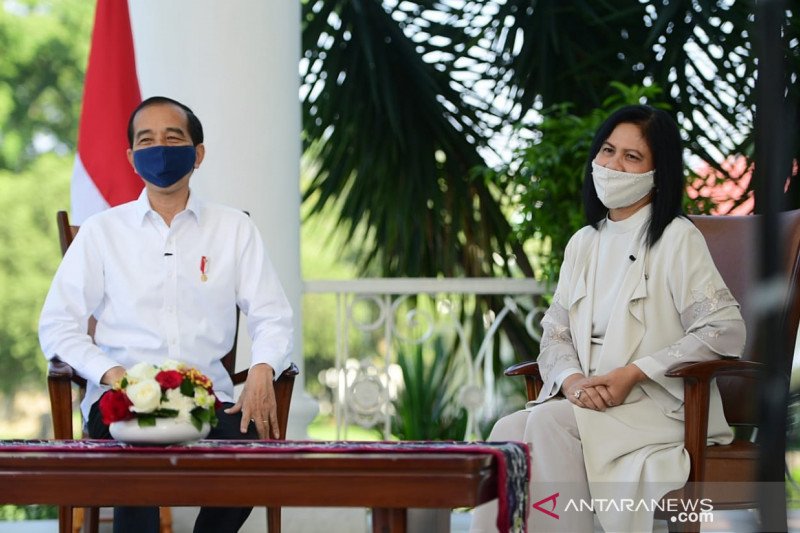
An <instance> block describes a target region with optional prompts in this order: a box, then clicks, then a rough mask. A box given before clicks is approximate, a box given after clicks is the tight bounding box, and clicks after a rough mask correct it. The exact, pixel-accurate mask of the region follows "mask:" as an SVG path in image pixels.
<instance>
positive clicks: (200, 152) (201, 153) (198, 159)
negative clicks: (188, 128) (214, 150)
mask: <svg viewBox="0 0 800 533" xmlns="http://www.w3.org/2000/svg"><path fill="white" fill-rule="evenodd" d="M194 149H195V152H196V154H197V155H196V156H195V158H194V168H200V164H201V163H202V162H203V158H204V157H205V156H206V147H205V146H204V145H203V143H200V144H198V145H197V146H195V147H194Z"/></svg>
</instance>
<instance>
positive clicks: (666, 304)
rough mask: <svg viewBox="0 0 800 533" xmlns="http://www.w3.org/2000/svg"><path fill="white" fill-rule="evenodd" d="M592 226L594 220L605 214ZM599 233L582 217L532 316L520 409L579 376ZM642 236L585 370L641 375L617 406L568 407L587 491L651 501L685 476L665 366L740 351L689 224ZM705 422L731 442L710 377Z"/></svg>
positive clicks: (607, 523) (621, 526) (730, 301)
mask: <svg viewBox="0 0 800 533" xmlns="http://www.w3.org/2000/svg"><path fill="white" fill-rule="evenodd" d="M600 224H601V228H602V224H604V222H601V223H600ZM598 235H599V230H598V229H595V228H593V227H591V226H587V227H585V228H583V229H581V230H580V231H578V232H577V233H576V234H575V235H574V236H573V237H572V239H571V240H570V242H569V244H568V245H567V248H566V251H565V257H564V263H563V265H562V267H561V273H560V277H559V281H558V286H557V288H556V292H555V295H554V297H553V303H552V305H551V306H550V308H549V309H548V311H547V313H546V314H545V317H544V319H543V321H542V326H543V335H542V341H541V351H540V355H539V359H538V360H539V365H540V370H541V373H542V378H543V379H544V382H545V385H544V387H543V389H542V393H541V394H540V396H539V398H537V400H536V401H535V402H531V404H529V407H528V408H533V409H535V404H537V403H541V402H543V401H546V400H547V399H549V398H551V397H553V396H554V395H556V394H557V393H559V388H560V385H561V383H560V382H561V380H563V377H564V376H565V375H567V374H569V373H570V371H571V370H572V371H577V372H581V373H583V374H585V375H586V374H587V373H588V368H589V357H590V350H591V332H592V300H593V297H594V295H595V294H596V293H598V292H599V291H602V290H603V280H596V279H595V272H594V271H595V268H596V264H595V261H596V258H597V255H598V254H597V246H598V241H599V239H598ZM644 241H645V239H644V238H643V237H640V238H639V239H638V240H635V244H634V245H633V246H632V248H631V250H630V254H629V255H630V256H631V258H632V261H631V265H630V267H629V269H628V272H627V273H626V275H625V278H624V280H623V283H622V287H621V289H620V293H619V295H618V297H617V299H616V303H615V304H614V307H613V310H612V313H611V319H610V321H609V323H608V328H607V330H606V336H605V339H604V343H603V346H602V349H601V352H600V355H599V359H598V360H597V361H596V365H597V366H596V372H595V373H596V374H605V373H607V372H609V371H611V370H613V369H615V368H619V367H622V366H625V365H627V364H629V363H634V364H636V365H637V366H639V368H640V369H641V370H642V371H643V372H644V373H645V374H647V376H648V377H649V378H650V379H649V380H647V381H646V382H644V383H642V384H640V385H637V386H636V387H634V389H633V391H632V392H631V394H630V395H629V396H628V398H627V399H626V401H625V402H624V403H623V404H622V405H620V406H617V407H612V408H609V409H607V410H606V411H604V412H598V411H592V410H588V409H583V408H579V407H577V406H576V407H575V408H574V409H575V415H576V419H577V422H578V428H579V431H580V435H581V441H582V444H583V453H584V459H585V462H586V472H587V477H588V481H589V483H590V488H591V492H592V497H593V498H598V497H604V496H605V497H615V498H618V497H625V496H628V497H634V498H636V497H639V498H644V497H649V498H660V497H661V496H663V495H664V494H665V493H666V492H668V491H669V490H671V489H673V488H678V487H680V486H682V485H683V483H684V482H685V481H686V479H687V478H688V474H689V458H688V454H687V453H686V451H685V450H684V448H683V418H684V409H683V381H682V380H681V379H677V378H667V377H665V376H664V373H665V372H666V371H667V370H668V369H669V368H670V367H672V366H674V365H676V364H679V363H684V362H691V361H707V360H712V359H717V358H719V357H739V356H740V355H741V353H742V350H743V348H744V343H745V328H744V322H743V320H742V317H741V314H740V313H739V305H738V303H737V302H736V300H735V299H734V298H733V296H732V295H731V293H730V291H729V290H728V288H727V287H726V286H725V283H724V282H723V280H722V277H721V276H720V275H719V272H718V271H717V269H716V267H715V266H714V262H713V261H712V259H711V255H710V253H709V251H708V247H707V246H706V243H705V240H704V238H703V236H702V234H701V233H700V231H699V230H698V229H697V228H696V227H695V226H694V225H693V224H692V223H691V221H689V220H688V219H686V218H676V219H674V220H673V221H672V222H671V223H670V224H669V225H668V226H667V228H666V229H665V230H664V233H663V235H662V237H661V238H660V239H659V241H658V242H657V243H656V244H655V245H654V246H653V247H652V248H648V247H647V246H646V244H645V242H644ZM593 366H595V365H594V364H593ZM708 427H709V432H708V435H709V442H712V443H728V442H730V440H731V438H732V433H731V430H730V428H729V427H728V425H727V423H726V421H725V417H724V414H723V411H722V403H721V400H720V396H719V391H718V389H717V387H716V386H715V385H714V386H713V387H712V391H711V402H710V411H709V423H708ZM533 453H535V450H534V452H533ZM534 475H535V472H534ZM598 517H599V519H600V521H601V524H602V525H603V527H604V529H605V530H606V531H638V530H643V531H646V530H649V529H650V527H652V513H649V514H648V513H619V512H617V513H614V512H612V513H598ZM648 520H649V524H648Z"/></svg>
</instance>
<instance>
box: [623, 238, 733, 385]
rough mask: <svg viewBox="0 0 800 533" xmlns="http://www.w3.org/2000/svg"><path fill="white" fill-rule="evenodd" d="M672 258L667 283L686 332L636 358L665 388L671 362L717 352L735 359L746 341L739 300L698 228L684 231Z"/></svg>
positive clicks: (709, 357)
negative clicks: (724, 277)
mask: <svg viewBox="0 0 800 533" xmlns="http://www.w3.org/2000/svg"><path fill="white" fill-rule="evenodd" d="M671 257H673V258H674V261H675V265H674V266H673V267H671V268H670V269H669V274H668V276H667V278H668V279H667V282H668V283H669V287H670V291H671V293H672V297H673V300H674V303H675V309H677V310H678V312H679V313H680V321H681V325H682V326H683V330H684V332H685V335H684V336H683V337H682V338H680V339H678V340H677V341H676V342H674V343H673V344H671V345H670V346H667V347H666V348H664V349H662V350H659V351H658V352H656V353H654V354H652V355H650V356H647V357H644V358H642V359H639V360H637V361H635V362H634V364H635V365H637V366H638V367H639V368H640V369H641V370H642V372H644V373H645V374H647V376H648V377H649V378H650V379H652V380H653V381H655V382H657V383H659V384H660V385H662V386H663V387H664V388H666V389H667V390H670V389H671V388H672V387H673V386H674V383H672V382H671V381H670V380H671V378H666V377H664V373H665V372H667V371H668V370H669V369H670V368H672V367H674V366H675V365H677V364H679V363H688V362H697V361H711V360H715V359H719V358H720V357H730V358H738V357H740V356H741V354H742V351H743V350H744V345H745V325H744V320H742V316H741V313H740V312H739V304H738V302H737V301H736V300H735V299H734V297H733V295H732V294H731V292H730V290H729V289H728V288H727V287H726V286H725V282H724V281H723V280H722V276H720V274H719V272H718V271H717V268H716V266H715V265H714V261H713V259H712V258H711V254H710V253H709V251H708V247H707V246H706V243H705V240H704V239H703V236H702V234H700V232H699V231H696V230H695V231H691V232H687V234H685V235H683V236H682V237H681V239H680V240H679V241H678V242H677V246H676V248H675V249H674V250H672V252H671ZM672 381H674V380H672ZM681 388H682V387H681Z"/></svg>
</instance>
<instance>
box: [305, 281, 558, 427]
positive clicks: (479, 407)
mask: <svg viewBox="0 0 800 533" xmlns="http://www.w3.org/2000/svg"><path fill="white" fill-rule="evenodd" d="M304 292H305V294H306V302H308V301H309V298H317V297H324V296H323V295H329V296H332V297H333V299H334V301H335V321H334V326H333V327H335V330H336V346H335V363H334V367H333V368H331V369H329V370H328V371H326V372H325V373H324V379H322V381H324V383H325V384H326V385H327V386H328V387H329V388H330V389H331V392H332V394H331V397H332V401H331V404H332V405H331V406H330V410H331V412H332V414H333V415H334V417H335V419H336V433H337V435H336V438H337V439H343V438H347V427H348V426H349V425H351V424H357V425H360V426H362V427H367V428H377V429H379V430H380V431H381V433H382V435H383V438H385V439H388V438H389V436H390V432H391V419H392V413H393V410H392V400H393V398H395V396H396V394H397V390H398V387H402V386H403V383H402V381H403V376H402V372H401V371H400V368H399V367H398V366H397V355H398V351H400V350H407V349H424V348H423V347H424V346H425V345H426V343H427V344H428V345H429V344H430V343H431V342H432V341H433V340H434V339H436V338H437V337H438V338H439V339H442V338H447V339H450V340H451V341H452V345H453V346H458V349H457V353H455V354H453V355H454V357H457V358H458V364H456V365H455V368H456V370H455V371H454V372H453V373H452V375H448V386H449V387H453V388H454V390H455V397H457V399H458V403H459V404H460V406H461V407H463V408H464V409H465V410H466V411H467V430H466V434H465V435H464V438H465V439H472V438H479V437H480V432H479V429H478V420H479V417H480V416H484V417H486V416H491V413H492V410H493V409H494V406H495V381H494V365H493V360H494V358H495V356H496V355H497V354H495V351H497V349H496V348H497V347H498V346H499V347H500V348H499V349H500V351H501V352H503V353H504V354H505V356H506V359H507V361H508V362H512V361H513V360H514V354H513V353H512V351H511V348H510V343H509V342H508V340H507V339H505V338H504V336H503V335H502V333H501V330H500V326H501V325H502V324H503V321H504V320H506V319H507V318H508V316H509V315H510V314H515V315H517V316H518V317H519V318H520V320H521V322H522V323H524V325H525V329H526V331H527V333H528V334H529V335H530V336H531V337H532V338H534V339H535V340H537V341H538V340H539V333H540V332H539V320H540V319H541V314H542V313H543V312H544V309H543V308H542V305H541V299H540V298H539V299H538V300H537V298H536V297H538V296H541V295H543V294H545V292H546V288H545V287H543V286H541V285H540V284H538V283H537V282H536V281H534V280H531V279H512V278H377V279H355V280H313V281H306V282H305V288H304ZM311 295H315V296H311ZM486 295H494V296H499V297H502V300H501V302H502V307H500V306H499V305H495V306H494V308H495V310H494V311H485V312H483V313H482V317H481V318H482V322H483V327H482V328H481V333H482V334H483V338H482V339H481V342H480V344H479V348H478V349H477V350H475V351H474V352H475V353H473V350H472V349H471V348H470V345H471V344H470V342H468V340H469V334H470V333H472V329H471V328H470V327H469V325H468V324H465V323H462V320H461V319H460V317H464V316H466V315H469V314H470V313H474V312H475V310H476V309H478V307H477V305H478V303H477V300H478V298H479V297H481V296H486ZM537 301H538V305H537ZM328 305H330V304H328ZM498 307H499V310H498ZM319 326H320V327H324V325H322V324H320V325H319ZM329 327H330V326H329ZM474 344H477V343H475V342H474V339H473V345H474ZM425 349H428V350H430V348H425ZM429 353H430V352H429ZM309 379H314V376H309V377H308V378H307V380H309Z"/></svg>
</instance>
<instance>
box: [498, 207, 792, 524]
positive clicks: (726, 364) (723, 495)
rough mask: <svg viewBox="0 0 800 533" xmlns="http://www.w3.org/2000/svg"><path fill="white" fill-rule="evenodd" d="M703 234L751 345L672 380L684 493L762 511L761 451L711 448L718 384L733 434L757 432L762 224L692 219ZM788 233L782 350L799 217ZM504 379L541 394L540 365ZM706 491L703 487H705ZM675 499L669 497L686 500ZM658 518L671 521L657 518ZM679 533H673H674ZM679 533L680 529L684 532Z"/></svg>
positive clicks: (746, 219)
mask: <svg viewBox="0 0 800 533" xmlns="http://www.w3.org/2000/svg"><path fill="white" fill-rule="evenodd" d="M690 218H691V219H692V221H693V222H694V223H695V225H696V226H697V228H698V229H699V230H700V231H701V232H702V233H703V236H704V237H705V239H706V243H707V244H708V248H709V250H710V252H711V255H712V257H713V258H714V262H715V263H716V265H717V268H718V269H719V271H720V274H722V277H723V279H724V280H725V282H726V283H727V285H728V288H729V289H730V290H731V292H732V293H733V295H734V297H735V298H736V299H737V300H738V302H739V303H740V304H741V307H742V315H743V317H744V320H745V323H746V324H747V326H748V332H747V333H748V340H747V346H746V347H745V351H744V354H743V355H742V358H741V359H740V360H718V361H709V362H701V363H685V364H681V365H678V366H677V367H675V368H673V369H672V370H670V371H669V372H667V374H666V375H667V376H670V377H676V378H683V380H684V396H685V397H684V401H685V413H686V429H685V441H684V442H685V444H684V446H685V448H686V450H687V452H688V453H689V457H690V458H691V470H690V472H689V480H688V483H689V484H691V485H688V484H687V487H689V486H692V487H693V489H692V490H703V491H704V492H703V495H702V496H699V495H698V493H697V492H694V493H691V497H692V498H697V497H707V498H711V499H712V500H713V505H714V508H715V509H719V510H725V509H749V508H755V507H757V495H756V494H755V491H754V488H753V487H754V485H753V484H752V483H748V482H754V481H756V468H757V463H758V450H757V447H756V444H755V443H753V442H752V441H751V439H749V438H737V439H736V440H734V441H733V442H732V443H731V444H729V445H727V446H708V445H707V444H706V442H707V432H708V403H709V391H710V389H709V387H710V384H711V382H712V380H714V379H716V380H717V384H718V386H719V390H720V394H721V395H722V403H723V408H724V410H725V417H726V419H727V420H728V423H729V424H731V425H732V426H734V427H737V426H738V427H744V428H756V425H757V405H758V402H757V385H758V379H759V374H760V370H761V366H762V365H761V363H759V362H758V360H759V356H758V354H757V353H756V352H755V350H754V349H753V348H754V346H755V345H756V338H755V337H756V329H755V325H756V322H755V317H754V313H753V312H752V309H753V306H752V305H751V302H752V301H753V300H754V298H753V296H754V295H753V294H752V289H753V288H754V287H755V286H756V283H757V276H758V258H759V257H760V254H759V251H760V250H759V247H758V244H757V243H758V242H759V239H758V231H759V228H758V218H759V217H757V216H693V217H690ZM781 229H782V231H783V238H782V241H781V243H782V246H781V250H782V252H783V253H785V254H786V257H785V260H784V262H783V276H784V279H785V281H786V283H787V290H786V293H785V295H784V303H783V309H782V313H781V320H782V323H783V326H784V327H783V331H784V332H785V335H786V337H787V338H786V339H784V342H785V344H782V343H781V342H776V343H775V346H781V347H782V346H791V347H794V346H795V340H796V336H797V326H798V321H799V320H800V293H798V284H799V283H800V210H796V211H790V212H787V213H783V214H782V215H781ZM793 355H794V353H793V349H789V350H786V351H785V352H784V353H783V354H782V357H783V369H784V371H785V373H786V376H787V379H788V376H789V374H790V371H791V367H792V357H793ZM505 374H506V375H507V376H524V377H525V380H526V382H525V384H526V388H527V396H528V398H529V399H531V400H532V399H534V398H536V397H537V396H538V395H539V391H540V390H541V387H542V386H543V383H542V380H541V377H540V376H539V368H538V365H537V363H536V362H530V361H529V362H523V363H520V364H517V365H514V366H512V367H510V368H508V369H507V370H506V372H505ZM701 484H702V485H701ZM683 495H684V493H683V492H682V491H676V492H675V493H670V494H669V495H668V497H681V496H683ZM656 517H658V518H667V516H666V515H659V514H656ZM668 524H669V526H670V528H671V531H680V530H684V531H699V530H700V529H699V528H700V524H699V523H684V524H679V523H672V522H668ZM673 528H675V529H673ZM681 528H682V529H681Z"/></svg>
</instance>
